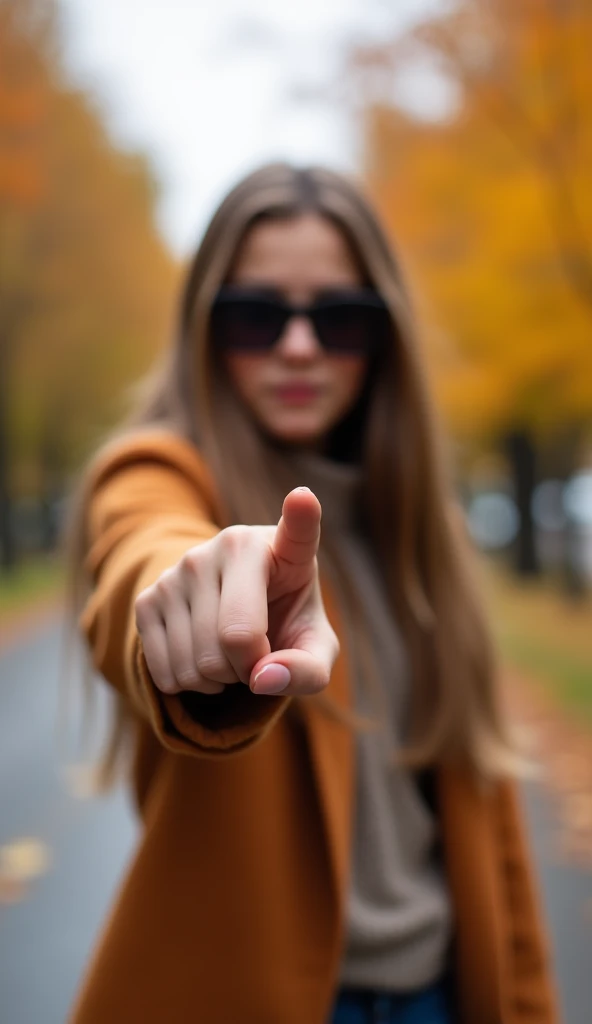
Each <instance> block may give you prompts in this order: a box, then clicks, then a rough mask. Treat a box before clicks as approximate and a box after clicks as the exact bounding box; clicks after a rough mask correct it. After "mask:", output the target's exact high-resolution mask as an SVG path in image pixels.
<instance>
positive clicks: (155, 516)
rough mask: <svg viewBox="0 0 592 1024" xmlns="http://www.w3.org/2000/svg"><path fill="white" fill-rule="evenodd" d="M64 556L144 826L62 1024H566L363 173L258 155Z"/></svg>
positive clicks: (458, 551) (394, 269)
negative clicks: (72, 565) (126, 748)
mask: <svg viewBox="0 0 592 1024" xmlns="http://www.w3.org/2000/svg"><path fill="white" fill-rule="evenodd" d="M306 488H309V489H306ZM321 509H322V516H323V530H322V535H320V518H321ZM280 516H281V518H280ZM278 520H279V522H278ZM319 536H320V546H319ZM78 541H79V544H78V548H79V550H80V552H81V560H80V563H79V564H80V566H81V567H82V568H81V569H80V572H79V576H82V575H83V576H84V578H85V579H86V581H87V584H88V593H87V597H86V601H85V606H84V610H83V613H82V617H81V624H82V629H83V632H84V634H85V636H86V638H87V640H88V644H89V647H90V650H91V652H92V657H93V661H94V664H95V666H96V668H97V669H98V670H99V671H100V672H101V673H102V674H103V676H104V677H105V679H106V680H107V681H108V682H109V683H110V684H111V686H112V687H114V689H115V692H116V693H117V699H118V719H117V723H116V726H115V731H114V741H113V744H112V746H111V751H110V755H109V758H108V763H107V765H106V770H107V774H108V773H109V771H110V769H111V768H112V767H113V764H114V762H115V758H116V754H117V752H118V750H119V749H120V748H121V746H122V743H123V741H124V739H125V737H126V736H127V737H128V738H129V739H130V740H131V746H132V753H133V763H132V773H133V781H134V788H135V793H136V798H137V804H138V808H139V811H140V814H141V816H142V819H143V823H144V830H143V835H142V839H141V842H140V845H139V849H138V851H137V854H136V856H135V859H134V862H133V864H132V866H131V868H130V870H129V872H128V874H127V877H126V879H125V881H124V883H123V886H122V889H121V892H120V893H119V897H118V900H117V902H116V906H115V909H114V911H113V913H112V915H111V918H110V920H109V922H108V924H107V926H106V928H105V930H104V933H103V936H102V939H101V942H100V944H99V946H98V949H97V951H96V953H95V956H94V959H93V963H92V965H91V968H90V970H89V972H88V975H87V978H86V981H85V984H84V986H83V989H82V992H81V993H80V996H79V999H78V1001H77V1005H76V1008H75V1009H74V1011H73V1016H72V1021H74V1022H75V1024H99V1022H100V1024H104V1022H105V1021H133V1022H136V1021H138V1022H140V1021H141V1022H142V1024H150V1022H154V1024H156V1022H159V1024H160V1022H164V1021H166V1022H167V1024H185V1022H188V1021H200V1022H202V1021H203V1022H204V1024H238V1022H247V1024H327V1022H331V1021H332V1022H334V1024H354V1022H356V1024H357V1022H359V1024H362V1022H370V1021H378V1020H380V1021H384V1022H391V1021H392V1022H394V1021H397V1022H403V1024H410V1022H419V1021H421V1022H424V1024H427V1022H429V1024H444V1022H451V1021H461V1022H463V1024H500V1022H503V1024H522V1022H526V1021H528V1022H529V1024H534V1022H536V1024H543V1022H544V1024H550V1022H552V1021H555V1020H556V1016H555V1009H554V999H553V993H552V985H551V982H550V979H549V974H548V967H547V959H546V953H545V940H544V936H543V932H542V927H541V923H540V920H539V915H538V910H537V906H536V897H535V894H534V891H533V881H532V876H531V869H530V867H529V863H528V856H527V852H526V849H525V843H524V837H523V828H522V823H521V819H520V813H519V810H518V807H517V803H516V793H515V784H514V782H513V781H512V778H511V775H512V765H513V764H514V763H515V760H516V759H515V757H514V755H513V753H512V749H511V745H510V743H509V742H508V739H507V735H506V729H505V726H504V722H503V718H502V713H501V711H500V707H499V701H498V695H497V690H496V681H495V673H494V668H493V662H492V656H491V650H490V642H489V638H488V634H487V630H486V627H485V625H484V622H483V617H482V614H481V611H480V609H479V603H478V601H477V599H476V596H475V593H474V590H473V588H472V586H471V583H470V579H469V574H468V570H467V564H466V555H465V551H464V539H463V532H462V529H461V528H460V516H459V515H458V513H457V512H455V510H454V506H453V503H452V501H451V497H450V493H449V488H448V483H447V480H446V477H445V473H444V470H443V468H442V457H441V454H440V451H439V444H438V439H437V434H436V430H435V427H434V424H433V419H432V410H431V406H430V401H429V398H428V396H427V393H426V386H425V382H424V375H423V372H422V368H421V362H420V357H419V353H418V349H417V345H416V342H415V337H414V325H413V321H412V316H411V312H410V309H409V302H408V299H407V296H406V292H405V288H404V284H403V281H402V278H401V273H400V269H399V266H398V264H397V262H396V260H395V258H394V256H393V255H392V253H391V251H390V249H389V246H388V244H387V242H386V240H385V237H384V235H383V233H382V230H381V228H380V226H379V224H378V223H377V221H376V218H375V216H374V214H373V213H372V211H371V209H370V207H369V205H368V203H367V202H366V200H365V199H364V198H363V197H362V195H361V194H360V193H359V192H358V191H357V190H356V188H354V186H353V185H352V184H350V183H349V182H348V181H346V180H345V179H343V178H342V177H340V176H339V175H336V174H334V173H330V172H329V171H326V170H321V169H312V170H296V169H294V168H292V167H289V166H286V165H272V166H268V167H265V168H263V169H261V170H259V171H257V172H255V173H254V174H252V175H250V176H249V177H248V178H246V179H245V180H244V181H242V182H241V183H240V184H239V185H238V186H237V187H236V188H235V189H234V190H233V191H232V192H231V193H230V194H229V195H228V197H227V198H226V199H225V200H224V202H223V203H222V204H221V206H220V208H219V209H218V211H217V212H216V214H215V216H214V217H213V219H212V222H211V224H210V226H209V228H208V230H207V231H206V234H205V237H204V239H203V241H202V244H201V246H200V248H199V250H198V252H197V254H196V256H195V258H194V260H193V263H192V265H191V267H190V269H189V273H188V277H187V282H186V286H185V290H184V294H183V298H182V304H181V312H180V324H179V331H178V339H177V344H176V346H175V347H174V348H173V349H172V351H171V353H170V359H169V361H168V363H167V365H166V368H165V369H163V370H161V371H160V372H159V375H158V376H157V379H156V382H155V386H154V389H153V392H152V395H151V397H150V399H149V400H148V401H147V402H146V403H145V405H144V407H143V408H142V409H141V410H140V411H139V412H138V415H137V417H136V420H135V423H134V425H133V426H131V427H128V429H127V431H126V432H125V433H124V434H123V436H121V437H120V438H119V439H118V440H116V441H114V442H112V443H111V444H109V445H108V446H106V448H105V449H104V450H103V451H102V452H101V453H99V455H98V456H97V458H96V459H95V460H94V461H93V464H92V466H91V467H90V468H89V471H88V473H87V475H86V479H85V485H84V493H83V501H82V510H81V522H80V526H79V528H78ZM317 548H318V557H319V564H320V577H321V583H320V586H319V583H318V578H317V558H316V555H317ZM82 558H83V561H82Z"/></svg>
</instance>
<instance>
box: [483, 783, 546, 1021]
mask: <svg viewBox="0 0 592 1024" xmlns="http://www.w3.org/2000/svg"><path fill="white" fill-rule="evenodd" d="M495 805H496V806H495V818H496V832H497V839H498V842H497V849H498V851H499V856H500V857H501V865H500V867H501V877H502V882H503V898H504V901H505V904H506V905H505V914H504V915H503V917H504V921H505V922H506V929H507V934H506V937H505V938H506V944H507V945H506V948H507V950H508V954H509V964H508V966H509V982H510V990H509V998H510V1005H511V1016H510V1017H509V1018H508V1019H509V1020H511V1021H512V1024H514V1022H515V1024H522V1022H524V1024H527V1022H528V1024H560V1020H561V1015H560V1013H559V1009H558V1001H557V996H556V992H555V986H554V980H553V971H552V966H551V955H550V945H549V939H548V936H547V932H546V928H545V924H544V920H543V914H542V912H541V908H540V905H539V899H538V894H537V887H536V876H535V872H534V867H533V865H532V863H531V857H530V852H529V846H528V841H527V837H526V828H525V823H524V815H523V811H522V807H521V805H520V800H519V797H518V792H517V786H516V784H515V783H514V782H512V781H509V780H505V781H504V782H502V783H500V784H499V787H498V789H497V794H496V800H495Z"/></svg>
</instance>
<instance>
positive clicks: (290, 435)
mask: <svg viewBox="0 0 592 1024" xmlns="http://www.w3.org/2000/svg"><path fill="white" fill-rule="evenodd" d="M266 427H267V430H268V432H269V433H270V434H271V435H272V437H275V438H277V439H278V440H279V441H284V443H285V444H294V445H297V444H316V443H318V442H319V441H320V440H321V438H323V437H324V436H325V434H326V430H325V428H324V427H321V426H319V425H318V424H314V425H313V424H304V423H303V424H302V425H298V426H297V425H296V424H293V423H291V424H287V423H285V424H279V423H267V424H266Z"/></svg>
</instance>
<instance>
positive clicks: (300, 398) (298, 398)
mask: <svg viewBox="0 0 592 1024" xmlns="http://www.w3.org/2000/svg"><path fill="white" fill-rule="evenodd" d="M318 393H319V389H318V388H316V387H313V385H312V384H282V385H281V386H280V387H277V388H274V395H276V397H277V398H279V399H280V401H282V402H286V403H289V404H290V405H304V404H305V403H306V402H311V401H312V400H313V399H314V398H316V396H317V395H318Z"/></svg>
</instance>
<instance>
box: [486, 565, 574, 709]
mask: <svg viewBox="0 0 592 1024" xmlns="http://www.w3.org/2000/svg"><path fill="white" fill-rule="evenodd" d="M483 577H484V583H485V595H486V599H487V603H488V607H489V611H490V615H491V620H492V623H493V628H494V632H495V635H496V639H497V642H498V645H499V649H500V651H501V655H502V658H503V660H504V661H505V662H506V664H508V665H511V666H513V667H514V668H517V669H519V670H521V671H523V672H526V673H527V674H528V675H529V676H531V677H533V678H534V679H537V680H539V681H540V683H541V684H542V685H543V686H544V687H545V688H546V689H547V690H548V691H549V693H550V695H551V696H552V697H553V699H554V700H556V701H558V702H559V703H560V704H561V705H563V706H564V707H565V709H566V710H567V711H569V712H570V714H575V715H577V716H580V717H583V718H584V719H585V720H586V721H587V722H589V723H590V724H592V599H591V598H590V597H588V598H586V599H585V600H583V601H582V602H578V603H575V602H573V601H570V600H568V599H567V598H565V597H563V596H562V594H561V593H560V592H559V591H558V590H557V589H555V588H554V587H552V586H551V585H549V584H545V583H531V582H528V583H524V582H521V581H519V580H516V579H514V578H513V577H511V576H510V575H509V574H508V573H507V572H504V571H502V570H500V569H498V568H497V567H495V566H492V565H491V564H487V565H485V566H484V569H483Z"/></svg>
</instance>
